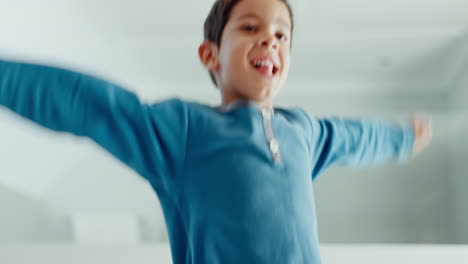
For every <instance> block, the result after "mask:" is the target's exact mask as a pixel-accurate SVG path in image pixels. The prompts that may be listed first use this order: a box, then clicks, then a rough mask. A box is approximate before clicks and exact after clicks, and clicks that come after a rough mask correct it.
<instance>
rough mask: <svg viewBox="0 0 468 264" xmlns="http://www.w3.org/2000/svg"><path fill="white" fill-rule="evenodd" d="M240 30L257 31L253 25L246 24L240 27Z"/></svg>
mask: <svg viewBox="0 0 468 264" xmlns="http://www.w3.org/2000/svg"><path fill="white" fill-rule="evenodd" d="M242 30H244V31H246V32H255V31H257V28H256V27H255V26H251V25H246V26H243V27H242Z"/></svg>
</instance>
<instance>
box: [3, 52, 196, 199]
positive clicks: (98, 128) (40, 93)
mask: <svg viewBox="0 0 468 264" xmlns="http://www.w3.org/2000/svg"><path fill="white" fill-rule="evenodd" d="M0 105H3V106H5V107H7V108H9V109H10V110H12V111H14V112H15V113H17V114H19V115H21V116H23V117H25V118H27V119H29V120H32V121H34V122H35V123H37V124H39V125H41V126H44V127H47V128H50V129H53V130H56V131H65V132H69V133H73V134H75V135H78V136H86V137H89V138H91V139H92V140H94V141H95V142H96V143H97V144H99V145H100V146H102V147H103V148H105V149H106V150H107V151H109V152H110V153H111V154H112V155H114V156H115V157H117V158H118V159H119V160H121V161H122V162H124V163H125V164H127V165H128V166H130V167H131V168H133V169H134V170H136V171H137V172H138V173H139V174H140V175H142V176H144V177H145V178H146V179H148V180H149V181H150V182H151V183H152V185H153V186H154V187H155V188H160V189H161V188H162V189H166V190H167V189H168V188H169V185H170V179H169V178H168V177H169V176H174V175H175V174H177V170H178V168H180V166H181V163H182V161H183V159H184V155H185V154H184V153H185V142H186V132H187V126H188V119H187V111H186V108H185V104H183V103H182V102H181V101H179V100H169V101H165V102H161V103H158V104H154V105H146V104H143V103H141V102H140V100H139V99H138V97H137V96H136V95H135V94H133V93H132V92H130V91H128V90H125V89H123V88H122V87H119V86H118V85H115V84H112V83H110V82H107V81H104V80H101V79H98V78H95V77H92V76H89V75H85V74H82V73H78V72H73V71H69V70H65V69H60V68H54V67H50V66H43V65H34V64H27V63H16V62H9V61H2V60H0ZM168 175H169V176H168Z"/></svg>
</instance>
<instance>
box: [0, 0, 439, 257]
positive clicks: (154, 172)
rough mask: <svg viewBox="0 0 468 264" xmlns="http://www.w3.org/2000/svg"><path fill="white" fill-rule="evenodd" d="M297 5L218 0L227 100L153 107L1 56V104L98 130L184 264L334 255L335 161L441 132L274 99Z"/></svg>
mask: <svg viewBox="0 0 468 264" xmlns="http://www.w3.org/2000/svg"><path fill="white" fill-rule="evenodd" d="M292 29H293V19H292V12H291V9H290V8H289V5H288V3H287V2H286V1H281V0H243V1H235V0H233V1H229V0H218V1H216V3H215V4H214V6H213V8H212V10H211V12H210V14H209V16H208V18H207V20H206V23H205V41H204V42H203V43H202V44H201V45H200V48H199V55H200V60H201V62H202V63H203V65H204V66H205V67H206V68H207V69H208V70H209V72H210V75H211V77H212V80H213V81H214V83H215V84H216V86H217V87H218V88H219V89H220V92H221V95H222V104H221V106H219V107H209V106H206V105H202V104H198V103H193V102H184V101H182V100H179V99H171V100H166V101H162V102H158V103H155V104H152V105H145V104H142V103H141V102H140V101H139V99H138V98H137V97H136V96H135V95H134V94H133V93H131V92H129V91H127V90H124V89H122V88H120V87H118V86H116V85H114V84H111V83H109V82H106V81H103V80H100V79H97V78H94V77H91V76H88V75H84V74H80V73H76V72H72V71H68V70H63V69H58V68H52V67H47V66H40V65H31V64H22V63H13V62H6V61H0V104H1V105H4V106H6V107H8V108H9V109H11V110H13V111H15V112H16V113H18V114H20V115H22V116H23V117H26V118H28V119H30V120H33V121H34V122H36V123H38V124H40V125H43V126H45V127H48V128H50V129H53V130H56V131H67V132H70V133H74V134H76V135H78V136H87V137H89V138H91V139H93V140H94V141H95V142H96V143H97V144H99V145H100V146H102V147H104V148H105V149H106V150H108V151H109V152H110V153H111V154H113V155H114V156H115V157H117V158H118V159H120V160H121V161H122V162H124V163H126V164H127V165H128V166H130V167H131V168H133V169H134V170H136V171H137V172H138V173H139V174H140V175H142V176H143V177H145V179H147V180H148V182H149V183H150V184H151V186H152V187H153V189H154V190H155V192H156V193H157V195H158V197H159V200H160V202H161V207H162V210H163V212H164V216H165V220H166V224H167V227H168V233H169V238H170V245H171V251H172V256H173V262H174V263H210V264H214V263H223V264H225V263H268V264H270V263H281V264H286V263H320V255H319V246H318V236H317V223H316V216H315V205H314V196H313V189H312V180H313V179H315V178H316V177H317V176H318V175H319V174H320V173H321V172H323V171H324V170H325V169H326V168H328V167H329V166H330V165H332V164H335V163H336V164H341V165H349V166H370V165H375V164H380V163H383V162H385V161H388V160H391V159H398V160H399V161H406V160H407V159H408V158H409V157H410V155H411V154H412V153H413V154H414V153H417V152H419V151H420V150H421V149H422V148H424V147H425V146H426V145H427V143H428V142H429V140H430V125H429V124H428V123H425V122H423V121H419V120H415V121H414V122H413V127H412V128H401V127H398V126H395V125H393V124H390V123H386V122H377V121H369V120H343V119H340V118H330V119H317V118H314V117H312V116H309V115H308V114H306V113H305V112H303V111H302V110H300V109H282V108H276V107H273V103H272V100H273V97H274V96H275V95H276V94H277V92H278V91H279V89H280V88H281V87H282V85H283V83H284V81H285V80H286V78H287V74H288V70H289V64H290V53H289V52H290V45H291V37H292Z"/></svg>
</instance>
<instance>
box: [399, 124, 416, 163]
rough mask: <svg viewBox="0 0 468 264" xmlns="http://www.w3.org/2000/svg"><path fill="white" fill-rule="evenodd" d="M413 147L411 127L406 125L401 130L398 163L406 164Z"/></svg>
mask: <svg viewBox="0 0 468 264" xmlns="http://www.w3.org/2000/svg"><path fill="white" fill-rule="evenodd" d="M413 146H414V131H413V127H412V125H407V126H404V127H403V128H402V142H401V148H400V154H399V157H398V163H400V164H403V163H407V162H408V161H409V160H410V159H411V156H412V154H413Z"/></svg>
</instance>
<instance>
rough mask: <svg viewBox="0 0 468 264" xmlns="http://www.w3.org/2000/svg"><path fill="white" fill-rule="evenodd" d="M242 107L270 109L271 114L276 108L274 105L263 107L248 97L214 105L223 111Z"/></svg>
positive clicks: (260, 109)
mask: <svg viewBox="0 0 468 264" xmlns="http://www.w3.org/2000/svg"><path fill="white" fill-rule="evenodd" d="M242 107H253V108H256V109H258V110H259V111H268V112H270V113H271V114H273V113H274V109H273V108H272V107H261V106H260V105H259V104H258V103H257V102H255V101H252V100H248V99H239V100H236V101H234V102H231V103H229V104H225V105H219V106H216V107H214V109H216V110H218V111H221V112H229V111H233V110H237V109H239V108H242Z"/></svg>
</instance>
